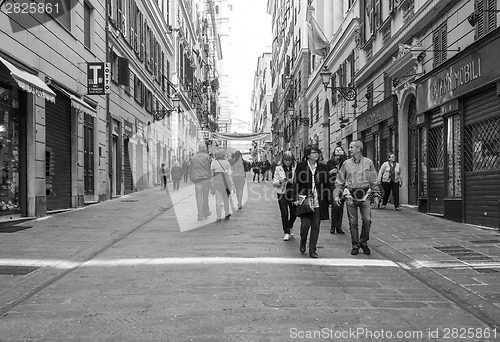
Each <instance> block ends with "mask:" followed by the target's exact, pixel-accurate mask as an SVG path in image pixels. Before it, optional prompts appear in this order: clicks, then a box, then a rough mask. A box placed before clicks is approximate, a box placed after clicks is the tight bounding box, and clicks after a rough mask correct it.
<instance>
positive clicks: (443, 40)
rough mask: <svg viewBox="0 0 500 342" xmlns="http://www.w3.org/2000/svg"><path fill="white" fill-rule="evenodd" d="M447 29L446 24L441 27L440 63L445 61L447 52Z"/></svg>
mask: <svg viewBox="0 0 500 342" xmlns="http://www.w3.org/2000/svg"><path fill="white" fill-rule="evenodd" d="M447 38H448V28H447V25H446V22H445V23H444V24H443V25H442V26H441V51H440V54H441V63H443V62H444V61H446V59H447V51H446V49H448V39H447Z"/></svg>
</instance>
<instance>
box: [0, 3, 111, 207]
mask: <svg viewBox="0 0 500 342" xmlns="http://www.w3.org/2000/svg"><path fill="white" fill-rule="evenodd" d="M63 3H64V5H65V6H62V7H61V12H62V13H61V15H59V16H57V17H56V16H54V17H53V16H51V15H50V14H48V13H45V12H43V11H45V10H46V7H44V8H43V9H42V7H38V10H37V11H36V13H32V14H28V13H18V14H17V15H14V14H11V15H7V14H6V12H7V11H2V12H1V13H0V39H1V41H2V47H1V48H0V91H1V94H2V95H1V103H0V115H1V117H2V123H1V125H2V128H1V133H0V137H1V139H2V143H1V146H2V152H1V154H0V155H1V158H2V185H1V189H2V190H1V194H0V197H1V198H0V213H4V214H9V215H12V214H16V213H18V214H20V215H22V216H45V215H46V214H47V212H51V211H55V210H61V209H67V208H71V207H77V206H82V205H84V203H85V201H96V200H99V199H100V198H104V197H106V193H107V175H108V172H109V163H108V158H107V156H106V153H105V152H106V150H107V134H106V130H107V119H106V98H105V96H103V95H92V94H89V91H88V84H89V82H88V79H87V74H88V67H89V63H99V64H100V63H104V62H105V61H106V53H105V36H106V34H105V27H106V16H105V13H106V8H105V7H104V6H103V3H102V2H100V1H94V0H88V1H84V2H79V3H75V4H71V3H70V2H69V1H64V2H63ZM71 5H73V6H71ZM100 66H101V71H102V68H103V67H104V64H100ZM100 81H101V82H100V83H101V85H103V82H102V81H103V80H102V78H101V80H100Z"/></svg>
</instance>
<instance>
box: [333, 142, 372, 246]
mask: <svg viewBox="0 0 500 342" xmlns="http://www.w3.org/2000/svg"><path fill="white" fill-rule="evenodd" d="M362 151H363V143H362V142H361V141H359V140H355V141H353V142H351V143H350V144H349V154H350V156H351V158H349V159H347V160H346V161H344V163H343V164H342V167H341V168H340V171H339V173H338V174H337V179H336V180H335V195H334V201H335V204H337V205H339V206H340V203H341V201H340V196H344V197H345V199H346V204H347V216H348V218H349V228H350V230H351V243H352V250H351V255H357V254H358V253H359V249H360V248H361V249H362V250H363V253H365V254H366V255H370V254H371V251H370V248H369V247H368V244H367V242H368V240H369V239H370V227H371V223H372V217H371V208H370V199H369V195H370V193H372V192H373V193H378V191H379V190H378V182H377V176H378V174H377V170H375V166H374V165H373V161H372V160H371V159H369V158H366V157H363V155H362V153H361V152H362ZM358 208H359V212H360V214H361V234H359V229H358Z"/></svg>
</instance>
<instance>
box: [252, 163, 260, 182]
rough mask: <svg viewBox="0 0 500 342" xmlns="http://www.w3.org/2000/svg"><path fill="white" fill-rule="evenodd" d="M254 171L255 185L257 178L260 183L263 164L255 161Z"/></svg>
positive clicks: (253, 164)
mask: <svg viewBox="0 0 500 342" xmlns="http://www.w3.org/2000/svg"><path fill="white" fill-rule="evenodd" d="M252 171H253V182H254V183H255V176H257V181H258V182H259V183H260V172H261V171H262V162H260V161H258V160H254V161H253V162H252Z"/></svg>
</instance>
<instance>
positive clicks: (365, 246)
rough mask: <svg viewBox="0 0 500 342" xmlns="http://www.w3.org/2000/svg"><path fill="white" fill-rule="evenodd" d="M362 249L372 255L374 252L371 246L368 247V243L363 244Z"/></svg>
mask: <svg viewBox="0 0 500 342" xmlns="http://www.w3.org/2000/svg"><path fill="white" fill-rule="evenodd" d="M361 249H362V250H363V253H365V254H366V255H370V254H372V251H371V250H370V247H368V246H367V245H364V246H363V245H361Z"/></svg>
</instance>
